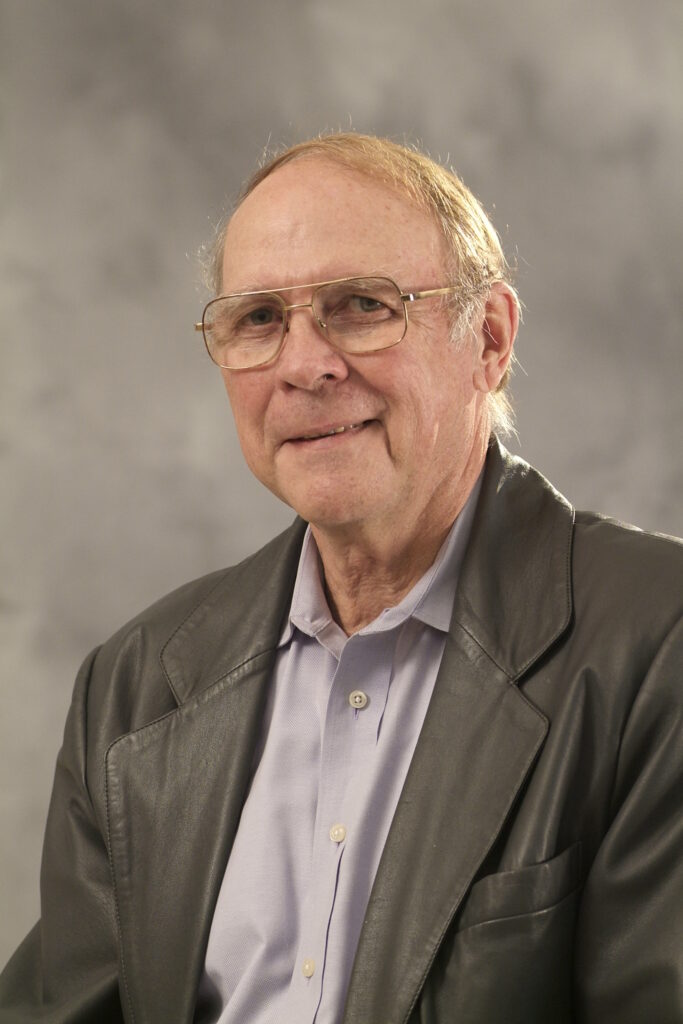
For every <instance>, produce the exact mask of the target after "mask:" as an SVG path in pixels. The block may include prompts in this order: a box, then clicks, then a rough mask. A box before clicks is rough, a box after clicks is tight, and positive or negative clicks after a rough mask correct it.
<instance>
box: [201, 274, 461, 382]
mask: <svg viewBox="0 0 683 1024" xmlns="http://www.w3.org/2000/svg"><path fill="white" fill-rule="evenodd" d="M351 281H386V282H388V283H389V284H391V285H393V287H394V288H395V289H396V291H397V293H398V296H399V298H400V300H401V302H402V303H403V333H402V334H401V337H400V338H398V339H397V340H396V341H394V342H392V344H391V345H382V346H381V347H380V348H377V349H365V350H364V351H362V352H354V353H349V352H348V351H347V350H346V349H343V348H341V347H340V346H339V345H337V344H335V342H334V341H333V340H332V339H331V338H329V337H328V335H327V334H326V333H324V332H326V331H327V325H326V324H325V323H323V321H322V320H321V319H320V318H319V317H318V315H317V313H316V312H315V309H314V306H313V302H314V299H315V296H316V293H317V292H318V291H319V290H320V289H321V288H325V287H327V285H331V284H347V283H349V282H351ZM302 288H312V289H313V292H312V294H311V301H310V302H295V303H293V304H292V305H287V303H286V302H285V301H284V299H283V298H282V295H281V293H282V292H293V291H299V290H300V289H302ZM461 290H462V289H461V287H460V285H455V284H453V285H445V286H444V287H442V288H428V289H426V290H422V291H411V292H404V291H402V290H401V289H400V288H399V286H398V285H397V283H396V282H395V281H394V279H393V278H391V277H386V276H385V275H383V274H377V275H375V274H370V275H365V276H363V277H359V276H358V275H357V274H356V275H354V276H353V277H336V278H333V279H332V280H331V281H318V282H316V283H314V284H292V285H287V286H286V287H285V288H277V289H263V288H259V289H257V290H256V291H249V292H230V293H229V294H227V295H217V296H215V298H213V299H210V300H209V302H207V304H206V305H205V306H204V310H203V312H202V318H201V320H199V321H198V322H197V323H195V325H194V329H195V331H201V333H202V336H203V338H204V346H205V348H206V351H207V353H208V355H209V358H210V359H211V361H212V363H214V365H216V366H219V367H221V369H223V370H232V371H233V372H240V371H242V370H255V369H257V368H258V367H261V366H267V365H268V363H272V362H273V361H274V360H275V359H277V357H278V356H279V354H280V352H281V350H282V346H283V344H284V340H285V337H286V336H287V331H288V330H289V313H290V312H291V311H292V310H294V309H310V310H311V314H312V315H313V318H314V320H315V321H316V323H317V324H318V325H319V326H320V329H321V331H323V337H324V338H325V340H326V341H327V343H328V344H329V345H331V346H332V348H334V349H336V350H337V351H338V352H342V353H344V354H346V355H349V354H352V355H357V356H362V355H370V354H371V353H373V352H383V351H385V349H390V348H395V346H396V345H399V344H400V343H401V342H402V341H403V339H404V338H405V336H406V332H407V330H408V308H407V303H408V302H416V301H417V300H418V299H429V298H432V297H433V296H435V295H448V294H452V293H453V292H457V291H461ZM252 295H263V296H267V297H271V296H272V297H274V298H276V299H278V300H279V301H280V302H281V303H282V313H283V317H282V335H281V337H280V341H279V343H278V346H277V348H276V349H275V351H274V352H273V354H272V355H270V356H268V358H267V359H264V360H263V361H262V362H260V363H253V364H252V365H250V366H226V365H224V364H223V363H218V362H216V360H215V359H214V357H213V356H212V355H211V348H210V346H209V341H208V338H207V336H206V327H205V321H206V314H207V311H208V310H209V309H210V308H211V306H213V305H214V304H215V303H217V302H220V301H221V299H244V298H249V297H250V296H252Z"/></svg>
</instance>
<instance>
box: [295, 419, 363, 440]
mask: <svg viewBox="0 0 683 1024" xmlns="http://www.w3.org/2000/svg"><path fill="white" fill-rule="evenodd" d="M369 422H370V421H369V420H365V421H363V422H362V423H348V424H347V425H346V426H343V427H330V429H329V430H323V431H321V432H320V433H316V434H303V435H302V436H301V437H297V438H296V440H297V441H317V439H318V438H319V437H332V436H333V434H346V433H348V431H350V430H360V428H361V427H364V426H365V424H366V423H369Z"/></svg>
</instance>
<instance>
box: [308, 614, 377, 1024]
mask: <svg viewBox="0 0 683 1024" xmlns="http://www.w3.org/2000/svg"><path fill="white" fill-rule="evenodd" d="M391 650H392V638H391V637H390V636H389V635H387V634H378V635H370V636H359V635H356V636H353V637H351V638H350V639H349V640H348V641H347V642H346V644H345V646H344V649H343V651H342V653H341V657H340V659H339V663H338V666H337V669H336V671H335V674H334V678H333V681H332V686H331V688H330V691H329V695H328V700H327V706H326V708H325V709H324V720H323V723H322V748H321V758H320V774H319V781H318V801H317V812H316V821H315V828H314V840H313V853H312V860H311V875H310V878H311V885H310V889H309V892H308V894H307V899H306V904H305V909H304V915H303V920H302V929H301V941H300V944H299V948H298V951H297V962H296V966H295V976H294V978H293V979H292V980H293V983H294V985H293V987H294V993H295V994H296V996H297V999H296V1002H297V1008H298V1013H299V1015H300V1016H299V1017H298V1018H297V1019H301V1020H302V1021H303V1020H310V1021H311V1024H313V1022H315V1021H317V1020H319V1019H320V1017H319V1014H318V1011H319V1009H320V1008H321V1006H324V999H325V967H326V963H327V953H328V946H329V937H330V932H331V929H332V928H334V916H335V906H336V904H337V898H338V895H339V892H340V889H341V888H343V886H344V884H348V880H346V879H345V878H344V875H343V872H344V870H345V863H344V853H345V851H346V849H347V847H348V846H349V844H352V843H354V842H355V841H356V840H357V837H356V836H355V835H354V827H355V825H356V822H357V821H358V820H359V819H360V817H361V815H360V807H359V801H358V797H357V793H358V792H360V793H362V792H365V790H366V788H367V776H368V775H369V774H370V773H371V772H372V760H373V755H374V752H375V749H376V745H377V736H378V731H379V728H380V724H381V719H382V715H383V713H384V708H385V705H386V700H387V695H388V689H389V679H390V675H391ZM363 775H364V776H365V778H362V777H361V776H363ZM355 781H358V783H359V785H358V786H355V785H354V782H355ZM351 884H352V880H351ZM304 1007H305V1009H304ZM323 1016H324V1012H323Z"/></svg>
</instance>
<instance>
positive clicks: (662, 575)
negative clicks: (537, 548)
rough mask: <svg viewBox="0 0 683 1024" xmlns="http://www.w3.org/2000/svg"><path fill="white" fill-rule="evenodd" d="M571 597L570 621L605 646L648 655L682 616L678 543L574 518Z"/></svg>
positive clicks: (682, 562)
mask: <svg viewBox="0 0 683 1024" xmlns="http://www.w3.org/2000/svg"><path fill="white" fill-rule="evenodd" d="M572 591H573V599H574V616H575V620H576V621H577V622H579V623H581V622H588V623H589V624H590V627H591V630H592V631H594V633H595V635H596V636H601V638H602V642H603V643H604V644H605V645H609V644H610V639H611V638H612V639H614V640H615V642H616V639H617V638H619V637H620V638H621V643H622V644H626V645H627V646H628V647H629V648H630V649H631V650H633V651H637V652H638V653H639V654H640V655H643V656H644V655H645V653H646V652H650V654H651V655H653V654H654V652H655V651H656V650H657V649H658V648H659V645H660V644H661V643H662V642H663V641H664V639H665V637H666V636H667V635H668V634H669V632H670V631H671V630H672V629H673V628H674V627H675V625H676V623H677V622H679V620H680V619H681V617H682V616H683V541H681V540H679V539H677V538H675V537H669V536H666V535H665V534H656V533H647V532H645V531H643V530H640V529H638V528H637V527H634V526H629V525H628V524H625V523H621V522H619V521H617V520H615V519H610V518H608V517H607V516H602V515H599V514H598V513H595V512H577V513H576V517H575V525H574V538H573V550H572Z"/></svg>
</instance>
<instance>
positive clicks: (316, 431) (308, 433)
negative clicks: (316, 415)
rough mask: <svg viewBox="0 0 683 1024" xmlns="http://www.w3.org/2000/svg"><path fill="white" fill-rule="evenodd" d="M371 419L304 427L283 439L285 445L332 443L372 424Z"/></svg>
mask: <svg viewBox="0 0 683 1024" xmlns="http://www.w3.org/2000/svg"><path fill="white" fill-rule="evenodd" d="M374 422H375V421H374V420H373V419H358V420H348V421H347V422H345V423H339V422H337V423H324V424H320V425H316V426H306V427H304V428H303V429H302V431H301V433H296V434H293V435H292V436H291V437H288V438H285V441H284V443H285V444H302V445H303V444H311V443H313V442H317V441H334V440H337V439H342V438H344V437H346V436H352V435H354V434H358V433H360V431H361V430H362V429H363V428H364V427H367V426H369V425H370V424H371V423H374Z"/></svg>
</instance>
